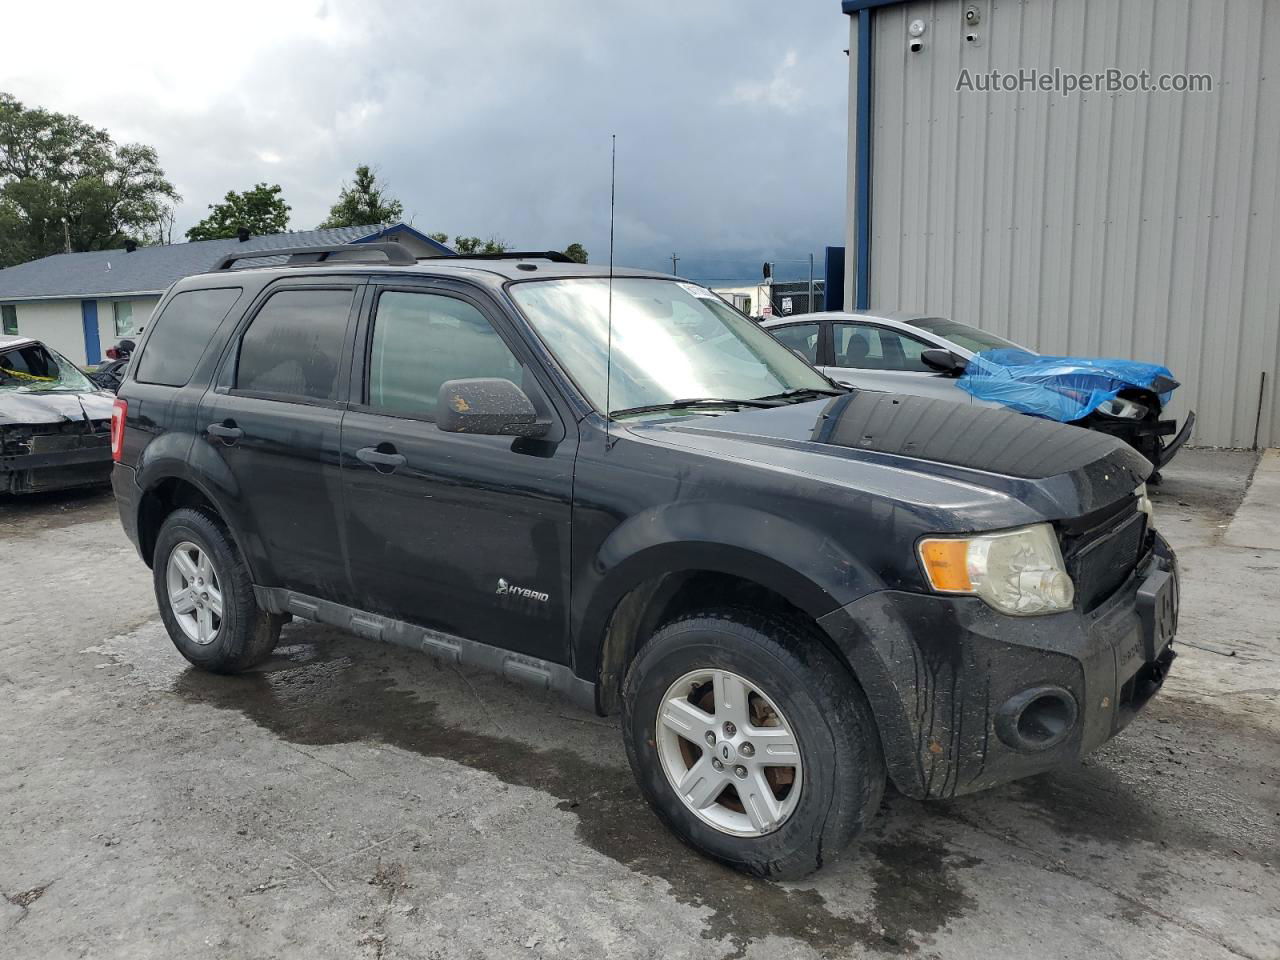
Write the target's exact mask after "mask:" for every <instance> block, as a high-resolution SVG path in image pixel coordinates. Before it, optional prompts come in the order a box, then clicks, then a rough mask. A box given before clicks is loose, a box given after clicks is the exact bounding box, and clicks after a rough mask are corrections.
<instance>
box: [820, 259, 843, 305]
mask: <svg viewBox="0 0 1280 960" xmlns="http://www.w3.org/2000/svg"><path fill="white" fill-rule="evenodd" d="M823 263H824V269H825V273H824V274H823V280H824V283H823V285H822V295H823V296H822V309H823V310H843V309H844V247H827V249H826V257H825V260H824V261H823Z"/></svg>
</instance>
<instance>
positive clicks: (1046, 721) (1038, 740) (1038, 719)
mask: <svg viewBox="0 0 1280 960" xmlns="http://www.w3.org/2000/svg"><path fill="white" fill-rule="evenodd" d="M1074 719H1075V710H1073V709H1072V708H1071V707H1070V706H1069V705H1068V702H1067V701H1066V700H1063V699H1062V698H1061V697H1059V696H1055V695H1053V694H1045V695H1044V696H1040V697H1036V698H1035V699H1034V700H1032V701H1031V702H1030V703H1029V704H1027V706H1026V707H1025V708H1024V709H1023V711H1022V713H1021V714H1019V716H1018V736H1019V738H1020V739H1022V740H1024V741H1026V742H1027V743H1030V744H1034V745H1035V746H1037V747H1041V748H1043V747H1045V746H1047V745H1049V744H1052V743H1056V742H1057V741H1058V740H1061V739H1062V737H1063V736H1064V735H1065V734H1066V733H1067V731H1068V730H1070V729H1071V723H1072V721H1073V720H1074Z"/></svg>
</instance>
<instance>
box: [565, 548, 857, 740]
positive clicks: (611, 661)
mask: <svg viewBox="0 0 1280 960" xmlns="http://www.w3.org/2000/svg"><path fill="white" fill-rule="evenodd" d="M697 606H738V607H743V608H746V609H752V610H758V611H761V612H769V613H774V614H777V615H779V616H787V617H792V618H798V619H801V620H803V621H804V623H805V624H806V626H808V627H809V628H811V630H812V632H813V634H814V636H815V637H816V638H818V639H819V640H820V642H822V643H823V645H824V646H825V647H827V649H828V650H829V651H830V652H831V653H832V654H834V655H835V656H836V657H837V658H838V659H839V661H840V662H841V663H843V664H845V665H846V666H847V667H848V669H849V670H850V673H851V675H853V676H854V680H855V681H857V679H858V678H857V676H856V674H855V673H854V671H853V668H852V666H851V665H849V661H848V659H847V657H846V656H845V654H844V652H843V651H842V650H841V649H840V647H839V645H838V644H837V643H836V642H835V639H834V638H833V637H832V636H831V635H830V634H829V633H828V632H827V631H826V630H825V629H824V628H823V626H822V617H823V616H824V615H826V614H828V613H830V612H831V611H832V610H834V609H838V608H839V606H840V602H839V601H838V600H837V599H836V598H835V597H834V596H833V595H832V593H831V592H830V590H829V589H828V588H827V587H824V586H823V585H822V584H819V583H817V582H815V581H813V580H811V579H809V578H808V577H807V576H805V575H804V574H802V573H800V572H799V571H798V570H796V569H795V568H794V567H791V566H788V565H787V564H786V563H784V562H783V561H781V560H779V559H777V558H774V557H770V556H765V555H763V554H761V553H758V552H755V551H752V550H749V549H746V548H744V547H740V546H732V545H726V544H665V545H657V546H654V547H651V548H650V549H649V550H646V551H642V552H640V553H637V554H636V555H635V556H633V557H632V558H630V560H629V562H627V563H625V564H623V565H621V566H620V567H619V568H617V569H616V570H614V571H613V572H612V574H611V576H610V577H609V579H608V580H607V581H606V583H605V584H604V585H603V586H602V588H601V590H600V591H598V595H597V596H596V598H595V600H594V602H593V604H592V605H591V608H589V610H588V613H587V617H586V620H585V621H584V629H583V631H582V633H581V634H580V636H581V637H582V638H583V641H584V642H580V643H579V645H578V649H577V651H576V653H577V658H576V661H575V662H576V665H577V668H578V673H579V675H580V676H584V677H588V678H590V679H593V680H594V681H595V683H596V705H597V710H598V711H599V712H600V713H601V714H604V715H608V714H610V713H614V712H616V711H617V710H618V709H619V707H620V704H621V689H622V682H623V679H624V677H625V675H626V671H627V668H628V667H629V665H630V663H631V661H632V660H633V659H634V657H635V655H636V653H637V652H638V651H639V649H640V647H641V646H642V645H643V643H644V641H645V640H646V639H647V638H648V637H649V636H650V635H651V634H652V633H653V631H654V630H656V629H657V628H658V627H659V626H661V625H662V624H663V623H665V622H667V621H668V620H670V619H673V618H674V617H676V616H679V615H680V614H681V613H684V612H686V611H688V610H691V609H695V608H696V607H697Z"/></svg>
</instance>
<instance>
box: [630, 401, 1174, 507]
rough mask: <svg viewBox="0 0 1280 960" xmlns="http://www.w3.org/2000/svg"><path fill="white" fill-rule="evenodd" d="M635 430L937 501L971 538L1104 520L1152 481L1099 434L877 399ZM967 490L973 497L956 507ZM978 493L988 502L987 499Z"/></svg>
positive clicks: (1135, 460)
mask: <svg viewBox="0 0 1280 960" xmlns="http://www.w3.org/2000/svg"><path fill="white" fill-rule="evenodd" d="M633 429H637V430H643V431H645V432H647V433H650V434H651V435H654V436H655V438H656V437H657V436H661V437H662V438H663V439H665V440H667V441H668V442H673V443H677V444H679V445H681V446H698V447H701V448H703V449H704V450H705V451H706V452H708V453H711V454H713V455H718V456H731V457H737V458H740V459H744V460H753V461H757V462H765V463H771V464H772V465H774V466H777V467H779V468H782V469H787V470H792V471H797V470H798V471H802V472H804V473H806V474H811V475H814V476H816V477H819V478H822V479H825V480H827V481H829V482H837V483H842V484H845V485H847V486H849V487H851V488H862V487H863V486H866V485H874V486H875V487H877V488H884V487H888V488H889V489H894V490H898V491H901V496H902V497H903V499H911V500H913V501H915V502H917V503H928V502H929V501H930V500H931V499H932V500H933V502H935V503H937V504H938V505H939V506H940V507H942V506H945V507H946V508H947V509H948V510H950V511H953V512H956V513H957V514H963V516H959V515H958V516H957V517H956V519H955V522H956V523H957V524H959V525H960V528H964V529H982V528H987V529H994V528H998V527H1000V526H1015V525H1018V524H1022V523H1030V522H1036V521H1038V520H1064V519H1070V518H1074V517H1079V516H1083V515H1085V514H1090V513H1094V512H1095V511H1099V510H1104V509H1106V508H1108V507H1110V506H1112V505H1114V504H1116V503H1118V502H1119V501H1122V500H1124V501H1127V500H1129V499H1131V498H1132V497H1133V493H1134V489H1135V488H1136V487H1137V486H1138V485H1139V484H1140V483H1142V482H1144V481H1145V480H1146V478H1147V476H1148V475H1149V474H1150V473H1151V470H1152V467H1151V464H1150V463H1149V462H1148V461H1147V460H1145V459H1144V458H1143V457H1142V456H1141V455H1139V454H1138V453H1137V452H1136V451H1134V450H1133V448H1131V447H1130V446H1128V445H1127V444H1125V443H1123V442H1122V441H1119V440H1116V439H1115V438H1113V437H1109V436H1106V435H1104V434H1101V433H1096V432H1094V431H1090V430H1084V429H1081V428H1079V427H1072V426H1067V425H1064V424H1059V423H1052V422H1049V421H1046V420H1041V419H1037V418H1035V417H1028V416H1024V415H1022V414H1018V413H1013V412H1010V411H1007V410H999V409H988V408H984V407H976V406H972V405H968V404H957V403H948V402H946V401H944V400H934V399H929V398H925V397H916V396H907V395H904V394H892V393H879V392H874V391H869V390H855V391H852V392H851V393H848V394H845V395H842V396H839V397H835V398H833V399H831V400H829V401H818V402H814V403H803V404H795V405H791V406H784V407H774V408H770V409H755V410H747V411H743V412H740V413H730V414H724V415H721V416H700V417H682V418H679V419H677V420H673V421H669V422H662V421H658V422H652V421H651V422H650V423H648V424H645V425H643V426H637V427H636V428H633ZM797 454H802V455H803V456H802V457H801V458H799V459H797ZM961 487H962V488H965V489H967V490H969V491H972V493H973V496H971V497H970V498H969V499H968V500H965V499H964V498H963V497H960V496H958V494H957V492H956V491H957V489H958V488H961ZM979 488H980V489H981V490H984V491H987V492H988V493H989V494H990V496H987V497H982V496H980V495H978V489H979ZM975 524H980V525H981V526H975Z"/></svg>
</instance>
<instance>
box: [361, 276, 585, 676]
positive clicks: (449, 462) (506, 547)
mask: <svg viewBox="0 0 1280 960" xmlns="http://www.w3.org/2000/svg"><path fill="white" fill-rule="evenodd" d="M375 292H376V296H374V297H372V298H371V300H372V304H371V309H370V310H369V311H368V314H369V315H368V318H367V320H366V321H365V322H364V323H363V324H362V327H361V331H362V332H361V335H360V338H359V340H358V342H359V343H360V344H361V346H362V348H363V357H364V363H363V364H361V365H360V366H362V367H363V369H362V370H359V371H357V373H356V375H354V376H353V384H352V397H351V400H352V403H351V406H350V408H349V410H348V412H347V414H346V417H345V419H344V421H343V425H342V473H343V486H344V500H345V503H346V518H347V519H346V536H347V545H348V550H349V551H350V559H351V571H352V577H353V580H354V583H355V588H356V591H357V603H356V606H358V607H360V608H362V609H365V610H368V611H370V612H373V613H379V614H383V615H385V616H388V617H392V618H394V619H397V620H404V621H408V622H410V623H414V624H418V625H420V626H424V627H429V628H431V629H434V630H439V631H442V632H444V633H448V634H452V635H454V636H458V637H464V638H466V639H470V640H478V641H481V642H483V643H488V644H491V645H494V646H499V647H504V648H506V649H510V650H516V651H519V652H521V653H525V654H529V655H531V656H536V657H540V658H542V659H544V660H550V661H554V662H558V663H565V662H567V660H568V649H569V648H568V638H567V627H568V610H569V516H570V506H571V497H572V484H573V464H574V459H575V456H576V453H577V428H576V424H575V423H574V422H573V421H572V419H571V418H568V417H564V416H562V415H561V413H559V412H558V411H557V410H556V408H555V407H554V406H552V404H551V402H550V400H549V397H550V396H551V394H550V393H549V392H548V391H547V385H546V384H544V383H542V382H541V381H540V380H539V379H538V377H537V376H536V375H535V374H534V373H533V372H532V367H531V365H530V363H529V358H528V355H527V352H526V350H525V347H524V345H523V344H522V343H521V342H520V341H519V339H518V338H517V337H516V336H515V334H514V332H513V331H512V330H511V329H510V328H509V326H508V324H507V322H506V321H505V318H504V317H503V316H502V315H501V313H500V312H499V311H498V309H497V308H496V307H495V306H494V305H493V304H492V303H491V302H490V301H488V300H487V298H485V297H484V296H483V295H482V294H480V293H479V292H478V291H477V292H470V291H469V288H464V287H462V286H461V285H457V284H448V283H443V284H435V285H422V286H407V287H391V286H387V287H383V288H380V289H377V290H376V291H375ZM359 352H360V351H358V353H359ZM469 377H502V378H505V379H508V380H511V381H512V382H514V383H515V384H517V385H518V386H520V387H522V388H523V389H524V391H525V392H526V393H527V394H529V396H530V399H532V400H533V402H534V405H535V406H537V407H538V408H539V413H540V415H542V416H544V417H548V418H549V419H551V421H552V430H551V433H550V434H548V438H547V439H546V440H538V441H529V440H518V439H514V438H512V437H495V436H472V435H467V434H458V433H446V432H444V431H442V430H440V429H438V428H437V427H436V424H435V409H436V395H437V393H438V391H439V389H440V385H441V384H442V383H444V382H445V381H446V380H456V379H463V378H469Z"/></svg>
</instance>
